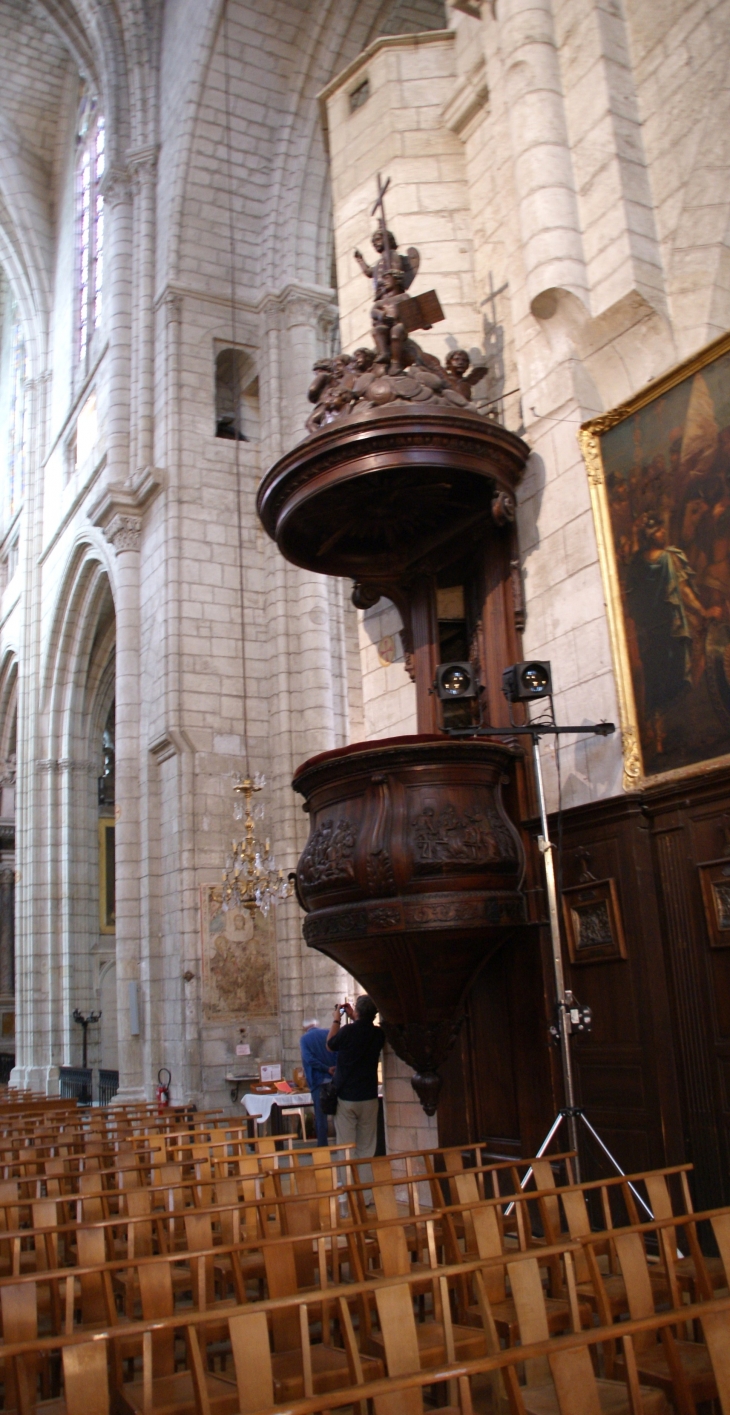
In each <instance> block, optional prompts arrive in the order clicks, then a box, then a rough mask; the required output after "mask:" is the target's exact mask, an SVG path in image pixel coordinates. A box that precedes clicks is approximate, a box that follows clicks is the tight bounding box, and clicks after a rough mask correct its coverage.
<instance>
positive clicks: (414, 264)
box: [404, 246, 421, 290]
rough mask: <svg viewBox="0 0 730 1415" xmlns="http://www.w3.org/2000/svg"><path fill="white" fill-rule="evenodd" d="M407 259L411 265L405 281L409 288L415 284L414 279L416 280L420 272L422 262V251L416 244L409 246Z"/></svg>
mask: <svg viewBox="0 0 730 1415" xmlns="http://www.w3.org/2000/svg"><path fill="white" fill-rule="evenodd" d="M406 259H407V261H408V265H409V269H408V270H407V271H406V279H405V281H404V284H405V287H406V290H407V289H408V288H409V286H411V285H412V284H413V281H414V280H415V278H416V276H417V274H418V269H419V266H420V264H421V253H420V251H417V250H416V247H415V246H409V247H408V250H407V251H406Z"/></svg>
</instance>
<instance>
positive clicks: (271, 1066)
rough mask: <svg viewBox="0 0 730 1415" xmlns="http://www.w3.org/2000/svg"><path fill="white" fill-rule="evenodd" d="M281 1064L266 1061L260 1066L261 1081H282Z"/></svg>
mask: <svg viewBox="0 0 730 1415" xmlns="http://www.w3.org/2000/svg"><path fill="white" fill-rule="evenodd" d="M280 1080H281V1062H280V1061H276V1062H274V1061H266V1062H264V1063H263V1064H262V1065H261V1066H259V1081H280Z"/></svg>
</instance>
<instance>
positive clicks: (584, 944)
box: [561, 879, 626, 963]
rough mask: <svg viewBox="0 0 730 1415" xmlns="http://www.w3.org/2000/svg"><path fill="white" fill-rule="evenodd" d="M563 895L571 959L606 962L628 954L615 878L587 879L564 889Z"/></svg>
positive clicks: (576, 961) (574, 961)
mask: <svg viewBox="0 0 730 1415" xmlns="http://www.w3.org/2000/svg"><path fill="white" fill-rule="evenodd" d="M561 897H562V901H563V922H564V924H565V933H566V936H567V939H568V952H569V954H570V961H571V963H604V962H606V961H610V960H612V959H616V958H625V957H626V942H625V939H624V931H623V926H622V923H621V910H620V908H619V902H618V894H617V892H616V881H615V880H613V879H590V880H585V881H584V882H583V883H581V884H577V885H574V886H572V887H571V888H570V889H564V890H563V891H562V895H561Z"/></svg>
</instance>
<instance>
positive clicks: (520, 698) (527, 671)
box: [502, 659, 553, 703]
mask: <svg viewBox="0 0 730 1415" xmlns="http://www.w3.org/2000/svg"><path fill="white" fill-rule="evenodd" d="M552 691H553V680H552V675H551V672H550V664H549V663H538V662H536V661H535V660H534V659H533V660H531V662H529V663H513V665H512V667H511V668H505V670H504V673H503V674H502V692H503V693H504V696H505V697H506V698H507V699H508V701H509V702H511V703H529V702H532V701H533V700H534V699H535V698H549V697H550V695H551V694H552Z"/></svg>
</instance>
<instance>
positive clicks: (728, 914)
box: [697, 856, 730, 948]
mask: <svg viewBox="0 0 730 1415" xmlns="http://www.w3.org/2000/svg"><path fill="white" fill-rule="evenodd" d="M697 868H698V869H699V872H700V883H701V885H702V902H703V904H704V906H705V919H706V920H707V932H708V934H709V938H710V947H711V948H730V857H727V856H726V857H725V858H724V859H722V860H707V861H706V862H705V863H704V864H702V865H698V867H697Z"/></svg>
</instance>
